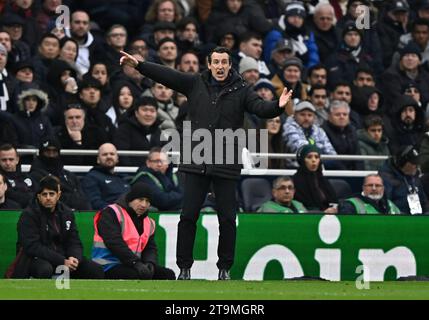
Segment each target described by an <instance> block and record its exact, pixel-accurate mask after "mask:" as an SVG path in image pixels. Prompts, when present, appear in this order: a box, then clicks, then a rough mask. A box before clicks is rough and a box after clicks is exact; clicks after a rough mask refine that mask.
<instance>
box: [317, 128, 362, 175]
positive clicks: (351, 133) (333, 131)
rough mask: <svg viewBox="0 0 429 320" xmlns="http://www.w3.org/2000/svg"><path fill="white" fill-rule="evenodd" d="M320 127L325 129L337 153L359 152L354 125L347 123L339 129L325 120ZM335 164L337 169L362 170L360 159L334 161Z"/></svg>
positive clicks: (353, 153) (352, 153) (350, 153)
mask: <svg viewBox="0 0 429 320" xmlns="http://www.w3.org/2000/svg"><path fill="white" fill-rule="evenodd" d="M322 128H323V130H325V132H326V135H327V136H328V138H329V140H330V141H331V143H332V146H333V147H334V149H335V151H337V154H349V155H355V154H360V150H359V144H358V138H357V133H356V129H355V127H353V126H352V125H350V124H349V125H348V126H346V127H345V128H344V129H340V128H339V127H336V126H334V125H333V124H332V123H331V122H329V121H325V122H324V123H323V125H322ZM336 165H337V166H338V170H363V162H362V161H336Z"/></svg>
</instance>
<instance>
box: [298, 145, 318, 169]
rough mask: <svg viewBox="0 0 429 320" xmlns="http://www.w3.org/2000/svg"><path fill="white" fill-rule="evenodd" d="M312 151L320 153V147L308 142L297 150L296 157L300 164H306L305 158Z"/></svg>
mask: <svg viewBox="0 0 429 320" xmlns="http://www.w3.org/2000/svg"><path fill="white" fill-rule="evenodd" d="M310 152H317V153H318V154H319V155H320V149H319V148H318V147H317V146H316V145H315V144H306V145H304V146H302V147H301V148H299V149H298V151H297V152H296V159H297V160H298V163H299V164H300V165H304V159H305V157H306V156H307V154H309V153H310Z"/></svg>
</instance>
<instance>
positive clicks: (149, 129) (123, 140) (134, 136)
mask: <svg viewBox="0 0 429 320" xmlns="http://www.w3.org/2000/svg"><path fill="white" fill-rule="evenodd" d="M160 123H161V122H160V121H158V120H156V121H155V123H154V124H152V125H151V126H144V125H142V124H140V122H139V121H138V120H137V118H136V116H135V114H134V111H133V110H130V111H129V112H127V113H126V114H124V117H123V118H121V120H120V122H119V127H118V129H116V134H115V136H114V138H113V144H114V145H115V146H116V148H117V149H118V150H140V151H149V150H150V149H152V148H153V147H161V146H163V144H164V143H165V142H163V141H161V130H160V129H159V125H160ZM144 161H145V157H125V156H123V157H121V158H120V163H121V165H123V166H137V167H140V166H141V165H142V164H143V163H144Z"/></svg>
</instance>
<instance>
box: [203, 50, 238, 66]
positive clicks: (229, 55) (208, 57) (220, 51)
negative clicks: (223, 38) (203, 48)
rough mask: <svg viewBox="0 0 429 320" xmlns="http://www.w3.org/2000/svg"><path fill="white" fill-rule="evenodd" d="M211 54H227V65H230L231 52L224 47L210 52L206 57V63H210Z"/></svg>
mask: <svg viewBox="0 0 429 320" xmlns="http://www.w3.org/2000/svg"><path fill="white" fill-rule="evenodd" d="M213 53H227V54H228V59H229V64H230V65H231V64H232V56H231V51H229V49H228V48H225V47H216V48H214V49H213V50H212V51H210V53H209V55H208V56H207V61H208V62H209V63H210V64H211V63H212V54H213Z"/></svg>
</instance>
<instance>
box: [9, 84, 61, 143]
mask: <svg viewBox="0 0 429 320" xmlns="http://www.w3.org/2000/svg"><path fill="white" fill-rule="evenodd" d="M31 96H35V97H36V98H37V107H36V109H35V110H34V111H32V112H29V111H27V110H26V109H25V105H24V100H25V99H26V98H28V97H31ZM48 104H49V99H48V95H47V94H46V93H45V92H43V91H42V90H38V89H36V88H31V87H29V88H28V89H23V90H22V92H21V93H20V94H19V95H18V101H17V106H18V112H17V113H16V114H14V115H13V117H12V122H13V125H14V126H15V128H16V131H17V133H18V141H19V146H22V147H33V148H37V147H38V146H39V145H40V143H41V142H42V141H43V140H45V139H47V138H48V137H51V136H52V135H53V129H52V125H51V122H50V120H49V118H48V117H47V116H46V115H45V114H44V112H45V111H46V109H47V106H48Z"/></svg>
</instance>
